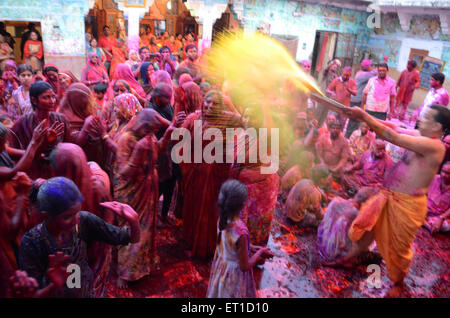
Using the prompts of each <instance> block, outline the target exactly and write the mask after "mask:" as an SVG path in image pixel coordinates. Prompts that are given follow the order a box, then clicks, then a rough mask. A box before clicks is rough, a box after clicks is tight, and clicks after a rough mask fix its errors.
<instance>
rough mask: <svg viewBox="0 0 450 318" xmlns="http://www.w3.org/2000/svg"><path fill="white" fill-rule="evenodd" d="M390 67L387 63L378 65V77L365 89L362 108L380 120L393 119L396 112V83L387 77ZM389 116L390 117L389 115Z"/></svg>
mask: <svg viewBox="0 0 450 318" xmlns="http://www.w3.org/2000/svg"><path fill="white" fill-rule="evenodd" d="M388 71H389V67H388V66H387V64H386V63H381V64H379V65H378V76H376V77H372V78H371V79H370V80H369V82H368V83H367V85H366V87H365V88H364V91H363V93H364V95H363V100H362V104H361V107H362V108H364V105H365V110H366V112H367V113H368V114H369V115H372V116H374V117H376V118H378V119H381V120H386V118H387V117H388V118H389V119H390V118H391V114H393V111H394V101H395V94H396V89H395V81H394V80H393V79H392V78H390V77H389V76H387V72H388ZM388 114H389V115H388Z"/></svg>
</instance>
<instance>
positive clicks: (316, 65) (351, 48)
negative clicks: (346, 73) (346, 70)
mask: <svg viewBox="0 0 450 318" xmlns="http://www.w3.org/2000/svg"><path fill="white" fill-rule="evenodd" d="M355 47H356V34H348V33H338V32H330V31H317V32H316V38H315V42H314V48H313V55H312V61H311V74H312V75H313V76H314V78H316V79H317V80H318V81H319V82H320V81H321V80H322V73H323V72H322V71H323V70H324V69H325V68H326V66H327V64H328V62H329V61H331V60H333V59H336V58H337V59H339V60H340V61H341V62H342V67H344V66H352V65H353V58H354V54H355Z"/></svg>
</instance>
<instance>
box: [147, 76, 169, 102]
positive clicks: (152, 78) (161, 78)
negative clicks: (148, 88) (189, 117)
mask: <svg viewBox="0 0 450 318" xmlns="http://www.w3.org/2000/svg"><path fill="white" fill-rule="evenodd" d="M150 82H151V83H152V87H156V85H157V84H158V83H166V84H167V85H169V86H170V87H172V97H171V99H170V104H171V105H173V103H174V96H173V82H172V79H171V77H170V75H169V73H167V72H166V71H163V70H159V71H156V72H154V73H153V74H152V75H151V76H150Z"/></svg>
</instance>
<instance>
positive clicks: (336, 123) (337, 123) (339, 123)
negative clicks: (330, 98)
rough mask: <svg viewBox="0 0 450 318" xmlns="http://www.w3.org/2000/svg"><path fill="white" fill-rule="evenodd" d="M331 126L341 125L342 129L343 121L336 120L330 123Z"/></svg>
mask: <svg viewBox="0 0 450 318" xmlns="http://www.w3.org/2000/svg"><path fill="white" fill-rule="evenodd" d="M329 126H330V128H331V127H333V126H334V127H339V128H340V129H342V123H341V122H340V121H339V120H334V121H332V122H331V123H330V124H329Z"/></svg>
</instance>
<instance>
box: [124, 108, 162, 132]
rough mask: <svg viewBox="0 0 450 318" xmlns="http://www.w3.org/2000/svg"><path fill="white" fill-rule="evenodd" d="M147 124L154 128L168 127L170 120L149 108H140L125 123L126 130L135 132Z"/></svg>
mask: <svg viewBox="0 0 450 318" xmlns="http://www.w3.org/2000/svg"><path fill="white" fill-rule="evenodd" d="M145 125H149V126H151V127H152V128H155V130H160V129H161V128H163V127H168V126H169V125H170V122H169V121H168V120H167V119H165V118H163V117H162V116H161V115H160V114H158V112H157V111H156V110H154V109H151V108H144V109H143V110H141V111H140V112H139V113H138V114H137V115H136V116H135V117H134V118H133V119H132V120H131V121H130V122H129V123H128V125H127V128H126V130H128V131H132V132H137V131H138V130H139V129H140V128H141V127H143V126H145Z"/></svg>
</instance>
